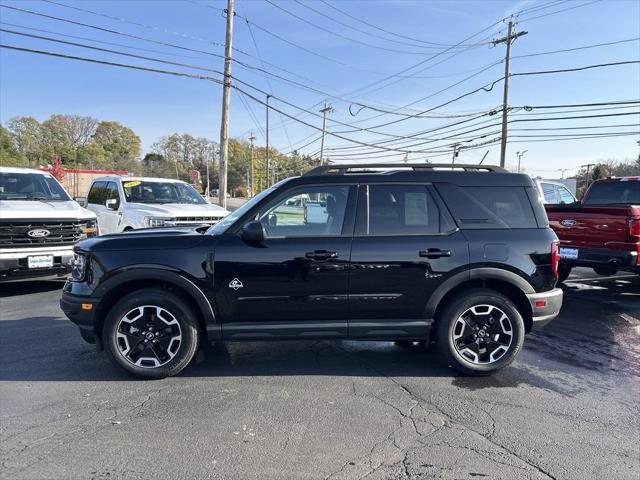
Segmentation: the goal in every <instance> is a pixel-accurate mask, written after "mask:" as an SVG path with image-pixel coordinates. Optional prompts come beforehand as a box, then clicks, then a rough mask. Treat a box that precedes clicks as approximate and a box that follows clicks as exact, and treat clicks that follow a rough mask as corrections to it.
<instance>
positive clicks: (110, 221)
mask: <svg viewBox="0 0 640 480" xmlns="http://www.w3.org/2000/svg"><path fill="white" fill-rule="evenodd" d="M86 207H87V208H88V209H89V210H91V211H92V212H94V213H95V214H96V215H97V217H98V224H99V226H100V233H101V234H108V233H119V232H124V231H127V230H133V229H137V228H148V227H169V226H171V227H178V226H195V225H213V224H215V223H218V222H219V221H220V220H222V219H223V218H224V217H226V216H227V215H229V212H228V211H227V210H225V209H224V208H222V207H219V206H217V205H212V204H210V203H209V202H207V201H206V200H205V199H204V198H203V197H202V195H200V194H199V193H198V192H197V191H196V189H195V188H193V187H192V186H191V185H189V184H188V183H185V182H182V181H180V180H170V179H166V178H147V177H119V176H107V177H99V178H96V179H94V180H93V183H92V184H91V187H90V188H89V192H88V194H87V199H86Z"/></svg>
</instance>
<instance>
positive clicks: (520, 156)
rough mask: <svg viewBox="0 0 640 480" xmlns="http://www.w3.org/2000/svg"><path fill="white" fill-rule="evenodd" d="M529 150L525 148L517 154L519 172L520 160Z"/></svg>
mask: <svg viewBox="0 0 640 480" xmlns="http://www.w3.org/2000/svg"><path fill="white" fill-rule="evenodd" d="M528 151H529V150H524V151H522V152H516V155H517V156H518V173H520V160H522V157H524V154H525V153H527V152H528Z"/></svg>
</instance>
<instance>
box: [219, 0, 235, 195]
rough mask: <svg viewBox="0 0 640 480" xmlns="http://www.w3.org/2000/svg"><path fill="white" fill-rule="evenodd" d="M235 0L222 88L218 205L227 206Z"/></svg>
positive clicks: (230, 14) (229, 7)
mask: <svg viewBox="0 0 640 480" xmlns="http://www.w3.org/2000/svg"><path fill="white" fill-rule="evenodd" d="M233 1H234V0H227V11H226V13H227V35H226V37H225V44H224V83H223V88H222V122H221V123H220V160H219V162H220V172H219V181H218V205H220V206H221V207H222V208H227V162H228V152H229V100H230V98H231V52H232V48H233V47H232V41H233V17H234V16H235V12H234V10H233Z"/></svg>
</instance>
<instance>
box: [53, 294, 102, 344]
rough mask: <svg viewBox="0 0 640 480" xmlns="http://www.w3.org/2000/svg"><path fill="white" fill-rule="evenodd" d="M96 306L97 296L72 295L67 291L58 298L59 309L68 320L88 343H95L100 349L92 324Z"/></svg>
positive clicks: (97, 336)
mask: <svg viewBox="0 0 640 480" xmlns="http://www.w3.org/2000/svg"><path fill="white" fill-rule="evenodd" d="M89 306H90V307H91V308H89ZM97 306H98V299H97V298H92V297H85V296H80V295H73V294H71V293H68V292H63V293H62V298H61V299H60V309H61V310H62V311H63V312H64V314H65V315H66V316H67V318H68V319H69V320H71V321H72V322H73V323H75V324H76V325H77V326H78V328H79V329H80V335H81V336H82V338H83V339H84V340H85V341H86V342H88V343H96V344H97V346H98V348H99V349H101V343H100V337H99V335H96V331H95V325H94V316H95V315H94V313H95V309H96V308H97Z"/></svg>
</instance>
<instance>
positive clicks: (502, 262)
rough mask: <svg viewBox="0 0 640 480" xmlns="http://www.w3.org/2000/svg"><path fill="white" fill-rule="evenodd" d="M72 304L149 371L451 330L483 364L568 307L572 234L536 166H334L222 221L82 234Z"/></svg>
mask: <svg viewBox="0 0 640 480" xmlns="http://www.w3.org/2000/svg"><path fill="white" fill-rule="evenodd" d="M75 251H76V258H75V262H74V269H73V272H72V277H71V278H70V280H69V281H68V282H67V284H66V285H65V288H64V293H63V295H62V300H61V302H60V303H61V307H62V310H63V311H64V312H65V314H66V315H67V316H68V317H69V318H70V319H71V320H72V321H73V322H74V323H76V324H77V325H78V327H80V333H81V334H82V337H83V338H84V339H85V340H87V341H88V342H91V343H96V344H97V347H98V349H102V348H105V349H106V350H107V352H108V353H109V355H110V357H111V358H112V359H113V360H114V361H115V362H116V363H117V364H118V365H120V366H122V367H124V368H125V369H126V370H128V371H129V372H131V373H133V374H136V375H138V376H141V377H147V378H161V377H165V376H168V375H175V374H176V373H178V372H180V371H181V370H182V369H183V368H184V367H186V366H187V365H188V364H189V362H190V361H191V359H192V358H193V356H194V354H195V353H196V350H197V348H198V346H199V343H200V342H204V341H205V340H206V341H209V342H216V341H221V340H222V341H242V340H252V341H253V340H283V339H305V340H306V339H359V340H385V341H396V342H400V343H408V342H414V341H421V342H426V343H427V344H429V342H430V341H432V340H433V341H435V343H436V344H437V346H438V348H439V350H440V351H441V353H442V354H443V355H444V356H445V357H446V360H447V361H448V362H449V363H450V364H451V365H453V366H454V367H456V368H457V369H458V370H461V371H462V372H465V373H469V374H486V373H489V372H493V371H495V370H498V369H500V368H502V367H505V366H506V365H508V364H509V363H511V362H512V361H513V359H514V358H515V357H516V355H517V354H518V352H519V351H520V349H521V347H522V343H523V340H524V335H525V333H527V332H529V331H530V330H531V329H532V328H534V327H537V326H541V325H543V324H546V323H547V322H549V321H550V320H551V319H553V318H554V317H555V316H556V315H557V314H558V311H559V310H560V306H561V304H562V291H561V290H560V289H558V288H555V284H556V279H557V265H558V253H557V239H556V236H555V234H554V233H553V231H552V230H551V229H550V228H549V225H548V221H547V216H546V213H545V211H544V208H543V206H542V203H541V200H540V198H539V195H538V192H537V190H536V188H535V186H534V184H533V182H532V181H531V179H530V178H529V177H528V176H527V175H516V174H510V173H507V172H506V171H505V170H503V169H500V168H498V167H490V166H478V165H455V166H451V165H448V166H443V165H433V164H426V165H421V166H417V165H402V166H398V165H394V166H391V165H370V166H366V167H363V166H362V165H360V166H353V165H330V166H323V167H318V168H315V169H313V170H311V171H310V172H308V173H307V174H305V175H303V176H301V177H296V178H290V179H287V180H283V181H281V182H280V183H278V184H276V185H274V186H273V187H271V188H269V189H268V190H265V191H263V192H261V193H260V194H259V195H257V196H255V197H254V198H252V199H251V200H249V201H248V202H247V203H245V204H244V205H243V206H242V207H241V208H239V209H238V210H236V211H235V212H233V213H232V214H231V215H229V216H228V217H226V218H225V219H224V220H223V221H221V222H220V223H218V224H216V225H214V226H213V227H209V228H207V227H202V228H161V229H145V230H137V231H132V232H126V233H123V234H114V235H106V236H102V237H98V238H92V239H88V240H85V241H83V242H81V243H79V244H78V245H77V246H76V249H75Z"/></svg>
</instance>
